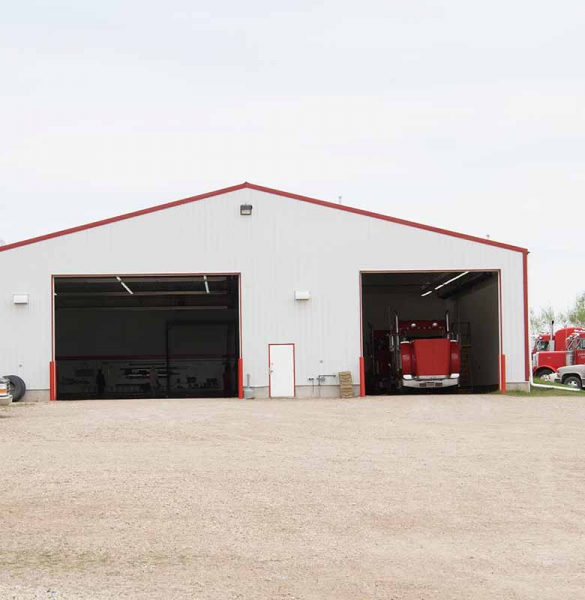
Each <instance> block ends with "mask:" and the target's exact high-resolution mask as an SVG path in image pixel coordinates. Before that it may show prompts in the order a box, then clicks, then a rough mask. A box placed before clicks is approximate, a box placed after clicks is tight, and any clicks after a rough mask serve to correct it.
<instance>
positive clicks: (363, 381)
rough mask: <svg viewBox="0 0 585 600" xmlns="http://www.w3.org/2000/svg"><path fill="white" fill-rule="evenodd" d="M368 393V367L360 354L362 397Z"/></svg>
mask: <svg viewBox="0 0 585 600" xmlns="http://www.w3.org/2000/svg"><path fill="white" fill-rule="evenodd" d="M365 395H366V367H365V364H364V357H363V356H360V398H364V397H365Z"/></svg>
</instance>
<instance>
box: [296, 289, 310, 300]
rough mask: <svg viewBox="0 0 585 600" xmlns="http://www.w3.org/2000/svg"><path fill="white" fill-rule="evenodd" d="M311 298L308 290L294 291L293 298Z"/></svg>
mask: <svg viewBox="0 0 585 600" xmlns="http://www.w3.org/2000/svg"><path fill="white" fill-rule="evenodd" d="M310 298H311V293H310V292H309V290H297V291H296V292H295V300H309V299H310Z"/></svg>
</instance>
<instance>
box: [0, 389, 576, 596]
mask: <svg viewBox="0 0 585 600" xmlns="http://www.w3.org/2000/svg"><path fill="white" fill-rule="evenodd" d="M0 469H1V471H0V472H1V480H0V492H1V493H0V509H1V514H0V519H1V520H0V541H1V543H0V598H2V599H5V598H6V599H9V598H17V599H29V598H31V599H32V598H43V599H45V598H58V599H67V598H75V599H76V598H84V599H85V598H87V599H91V600H101V599H108V600H110V599H114V598H116V599H117V598H132V599H135V598H136V599H141V598H148V599H154V598H156V599H163V600H174V599H183V598H185V599H187V598H188V599H190V600H191V599H207V598H214V599H221V600H226V599H232V598H241V599H246V600H249V599H255V598H266V599H292V598H310V599H319V600H322V599H335V600H345V599H351V600H360V599H369V598H375V599H382V598H384V599H390V598H394V599H411V598H412V599H427V598H440V599H441V600H445V599H448V598H457V599H461V598H473V599H482V598H490V599H492V598H506V599H513V598H530V599H535V598H546V599H550V598H563V600H567V599H577V598H579V599H582V598H583V597H584V596H585V498H584V495H585V494H584V493H585V403H583V402H582V401H580V400H578V399H576V398H575V399H574V398H542V399H530V398H527V399H522V398H513V397H508V398H502V397H499V396H438V397H433V396H419V397H401V398H391V399H388V398H382V399H378V398H369V399H365V400H363V399H362V400H360V399H353V400H295V401H268V400H266V401H265V400H259V401H237V400H169V401H164V400H134V401H132V400H128V401H85V402H57V403H51V404H48V403H47V404H34V405H21V406H12V407H10V408H8V409H6V410H0Z"/></svg>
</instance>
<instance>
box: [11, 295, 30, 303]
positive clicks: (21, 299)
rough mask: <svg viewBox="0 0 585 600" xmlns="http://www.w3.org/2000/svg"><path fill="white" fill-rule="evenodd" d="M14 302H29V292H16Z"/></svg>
mask: <svg viewBox="0 0 585 600" xmlns="http://www.w3.org/2000/svg"><path fill="white" fill-rule="evenodd" d="M13 302H14V304H28V294H14V297H13Z"/></svg>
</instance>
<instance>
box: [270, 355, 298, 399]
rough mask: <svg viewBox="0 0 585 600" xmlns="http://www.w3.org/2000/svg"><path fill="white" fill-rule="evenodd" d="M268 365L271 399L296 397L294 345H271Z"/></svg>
mask: <svg viewBox="0 0 585 600" xmlns="http://www.w3.org/2000/svg"><path fill="white" fill-rule="evenodd" d="M268 363H269V369H270V373H269V377H270V397H271V398H294V397H295V347H294V344H270V345H269V346H268Z"/></svg>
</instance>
